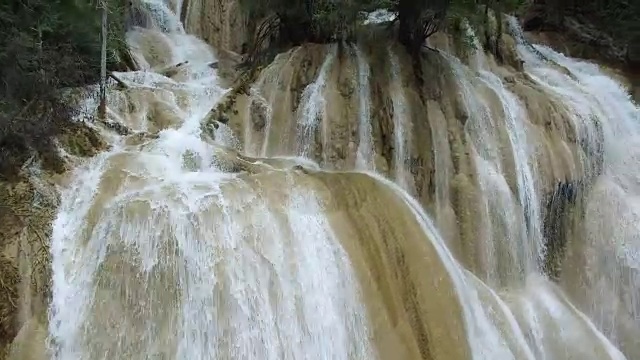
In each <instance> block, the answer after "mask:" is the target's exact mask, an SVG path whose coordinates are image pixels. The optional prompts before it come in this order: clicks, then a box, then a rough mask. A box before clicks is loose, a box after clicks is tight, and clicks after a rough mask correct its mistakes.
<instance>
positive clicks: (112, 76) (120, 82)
mask: <svg viewBox="0 0 640 360" xmlns="http://www.w3.org/2000/svg"><path fill="white" fill-rule="evenodd" d="M108 75H109V77H110V78H112V79H113V80H115V81H116V82H117V83H118V85H119V86H120V87H122V88H124V89H128V88H129V85H127V84H126V83H125V82H124V81H122V80H121V79H120V78H119V77H117V76H116V74H114V73H112V72H111V71H109V72H108Z"/></svg>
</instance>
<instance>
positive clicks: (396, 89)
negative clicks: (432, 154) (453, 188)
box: [388, 49, 438, 193]
mask: <svg viewBox="0 0 640 360" xmlns="http://www.w3.org/2000/svg"><path fill="white" fill-rule="evenodd" d="M388 52H389V62H390V69H389V70H390V80H391V102H392V103H393V149H394V153H393V163H394V167H393V176H394V179H395V181H396V182H397V183H398V184H399V185H400V187H401V188H403V189H405V190H406V191H408V192H410V193H411V192H412V191H413V186H412V185H410V183H409V181H410V179H409V178H410V175H411V174H410V173H409V171H408V170H407V168H406V165H405V164H406V163H407V160H409V146H408V144H409V141H410V136H411V131H410V129H408V127H410V126H411V122H410V119H409V117H408V116H407V107H408V105H407V101H406V98H405V93H404V91H405V90H404V86H403V85H402V73H401V71H400V61H399V60H398V56H397V55H396V54H395V53H394V52H393V50H391V49H388ZM436 169H438V167H437V166H436Z"/></svg>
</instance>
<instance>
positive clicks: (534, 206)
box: [467, 27, 544, 272]
mask: <svg viewBox="0 0 640 360" xmlns="http://www.w3.org/2000/svg"><path fill="white" fill-rule="evenodd" d="M467 29H468V31H467V33H468V36H469V37H470V38H471V39H472V41H473V44H474V48H475V51H474V57H475V63H476V66H478V71H479V74H480V79H481V80H482V81H483V82H484V84H485V85H486V86H487V87H489V88H490V89H491V90H492V91H493V92H494V93H495V94H496V95H497V96H498V98H499V100H500V103H501V104H502V110H503V113H504V119H505V125H506V129H507V133H508V135H509V142H510V144H511V151H512V155H513V158H514V159H513V161H514V165H515V172H516V178H517V192H518V193H517V195H518V200H519V204H520V206H521V207H522V211H523V212H524V221H525V225H526V230H527V234H526V236H523V237H522V238H521V239H520V241H522V242H524V243H526V244H529V245H528V246H526V257H525V264H526V265H525V268H526V271H529V272H531V271H540V268H539V264H540V261H541V259H542V257H543V250H544V244H543V239H542V231H541V229H540V225H541V223H542V221H541V220H542V219H541V215H540V202H539V199H538V195H537V191H536V185H535V178H534V176H533V171H532V169H531V165H530V164H531V163H532V162H533V159H532V156H531V155H530V150H529V148H530V146H529V144H528V142H527V138H526V132H525V129H526V128H525V126H526V125H525V123H524V121H523V119H525V117H526V112H525V111H524V108H523V106H522V104H521V102H520V100H518V98H517V97H516V95H515V94H513V93H512V92H511V91H509V90H507V89H506V87H505V85H504V83H503V82H502V80H501V79H500V78H499V77H498V76H497V75H495V74H494V73H492V72H491V71H489V70H488V66H487V64H486V61H483V57H482V55H481V54H479V49H481V48H482V47H481V46H482V45H481V44H480V41H479V40H478V38H477V36H476V34H475V32H474V31H473V29H471V28H470V27H467Z"/></svg>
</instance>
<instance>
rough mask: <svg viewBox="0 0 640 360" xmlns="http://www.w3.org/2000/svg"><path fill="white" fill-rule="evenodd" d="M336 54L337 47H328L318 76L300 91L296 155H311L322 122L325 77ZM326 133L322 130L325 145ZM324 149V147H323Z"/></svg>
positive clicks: (324, 105) (324, 104)
mask: <svg viewBox="0 0 640 360" xmlns="http://www.w3.org/2000/svg"><path fill="white" fill-rule="evenodd" d="M337 54H338V47H337V46H336V45H332V46H331V48H330V49H329V51H328V53H327V55H326V57H325V60H324V62H323V63H322V66H321V67H320V71H319V72H318V76H317V78H316V80H315V81H314V82H312V83H311V84H309V85H307V87H306V88H305V89H304V92H303V93H302V99H301V100H300V104H299V105H298V110H297V111H296V112H297V114H298V117H299V123H298V148H299V150H298V155H301V156H305V157H311V156H313V154H312V153H311V151H312V149H311V146H312V145H313V143H314V139H315V132H316V130H317V128H318V126H319V125H321V124H323V123H324V114H325V107H326V103H325V98H324V93H323V91H324V89H325V87H326V83H327V77H328V76H329V72H330V71H331V68H332V66H333V63H334V61H335V59H336V57H337ZM326 141H327V134H326V133H324V132H323V134H322V143H323V145H326ZM325 148H326V147H325ZM323 150H324V149H323Z"/></svg>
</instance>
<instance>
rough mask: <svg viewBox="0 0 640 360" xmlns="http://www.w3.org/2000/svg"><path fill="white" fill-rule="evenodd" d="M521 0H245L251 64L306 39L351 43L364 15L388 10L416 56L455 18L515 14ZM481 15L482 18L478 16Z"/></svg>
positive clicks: (400, 35)
mask: <svg viewBox="0 0 640 360" xmlns="http://www.w3.org/2000/svg"><path fill="white" fill-rule="evenodd" d="M522 2H523V1H522V0H506V1H498V0H345V1H335V0H262V1H260V0H258V1H256V0H240V3H241V5H242V6H243V8H244V10H245V11H246V12H247V13H248V18H249V19H252V22H253V24H252V26H254V27H256V28H255V30H256V31H255V32H254V33H255V37H254V39H253V41H252V44H251V45H250V46H249V49H248V58H247V62H248V63H253V64H255V63H260V62H264V61H265V60H267V59H269V58H271V57H272V56H273V53H274V52H277V51H281V50H283V48H287V47H291V46H295V45H298V44H300V43H302V42H319V43H324V42H330V41H336V40H345V41H349V40H350V39H352V37H353V35H354V30H355V29H356V28H357V26H358V24H360V23H361V22H362V20H363V13H364V12H369V11H372V10H374V9H387V10H389V11H391V12H393V13H395V14H396V15H397V17H396V22H397V23H398V40H399V41H400V42H401V43H402V44H403V45H404V46H405V47H406V48H407V51H408V52H409V53H410V54H412V55H413V56H417V55H418V53H419V52H420V49H421V48H422V47H423V46H424V41H425V40H426V39H427V38H428V37H429V36H431V35H432V34H434V33H436V32H437V31H439V30H441V29H442V28H443V27H444V26H446V25H447V23H449V22H450V20H459V19H460V18H463V17H464V18H469V19H471V20H474V19H475V20H478V21H485V22H486V21H487V20H488V13H489V11H488V10H489V9H492V10H493V11H494V12H495V13H502V12H511V11H513V10H515V9H516V8H517V7H518V6H520V5H521V3H522ZM478 14H480V16H478Z"/></svg>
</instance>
